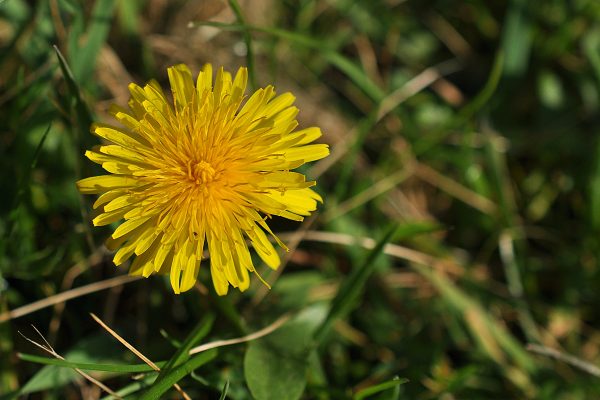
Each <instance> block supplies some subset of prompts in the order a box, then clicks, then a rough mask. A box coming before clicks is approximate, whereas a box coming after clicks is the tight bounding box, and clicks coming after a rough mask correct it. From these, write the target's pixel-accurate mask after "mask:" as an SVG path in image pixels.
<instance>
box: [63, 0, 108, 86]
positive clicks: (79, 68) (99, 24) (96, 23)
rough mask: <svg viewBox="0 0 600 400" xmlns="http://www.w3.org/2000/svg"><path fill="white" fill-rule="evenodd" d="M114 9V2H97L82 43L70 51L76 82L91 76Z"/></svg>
mask: <svg viewBox="0 0 600 400" xmlns="http://www.w3.org/2000/svg"><path fill="white" fill-rule="evenodd" d="M114 8H115V1H114V0H98V1H96V4H94V9H93V11H92V17H91V19H90V24H89V28H88V30H87V32H86V34H85V35H83V36H84V37H85V41H84V42H83V43H80V42H79V41H78V42H77V45H76V46H77V48H76V49H70V50H71V53H70V54H72V55H73V54H75V55H76V56H75V57H72V58H71V64H72V65H73V75H74V76H75V78H76V80H77V81H78V82H81V81H82V79H84V78H86V77H89V76H91V75H93V72H94V70H95V68H96V58H97V57H98V54H100V49H101V48H102V46H103V45H104V42H105V41H106V38H107V37H108V32H109V31H110V27H111V23H112V15H113V11H114Z"/></svg>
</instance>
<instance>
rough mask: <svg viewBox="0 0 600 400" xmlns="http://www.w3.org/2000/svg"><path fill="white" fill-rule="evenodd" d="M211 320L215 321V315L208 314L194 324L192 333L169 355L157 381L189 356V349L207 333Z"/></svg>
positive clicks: (210, 326) (211, 323)
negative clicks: (171, 355)
mask: <svg viewBox="0 0 600 400" xmlns="http://www.w3.org/2000/svg"><path fill="white" fill-rule="evenodd" d="M213 322H215V315H214V314H208V315H206V316H205V317H204V318H203V319H202V321H200V323H199V324H198V325H196V327H195V328H194V330H193V331H192V333H190V334H189V335H188V337H187V338H186V339H185V341H184V342H183V343H182V344H181V346H179V348H178V349H177V351H176V352H175V354H174V355H173V357H171V359H170V360H169V361H168V362H167V364H166V365H165V366H164V368H162V369H161V371H160V374H159V375H158V378H157V381H158V380H161V379H163V378H164V377H165V375H167V374H168V373H169V372H170V371H171V370H172V369H173V368H175V367H177V366H178V365H180V364H182V363H183V362H185V361H187V360H188V359H189V358H190V350H191V349H192V347H194V345H195V344H197V343H198V342H199V341H200V340H202V339H203V338H204V337H205V336H206V335H208V333H209V332H210V329H211V328H212V325H213Z"/></svg>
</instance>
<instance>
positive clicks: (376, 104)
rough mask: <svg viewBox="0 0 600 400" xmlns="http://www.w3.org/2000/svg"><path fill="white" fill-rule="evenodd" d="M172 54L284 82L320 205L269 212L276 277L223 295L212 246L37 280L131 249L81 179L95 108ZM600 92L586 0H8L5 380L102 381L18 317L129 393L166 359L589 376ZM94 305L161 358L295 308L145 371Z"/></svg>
mask: <svg viewBox="0 0 600 400" xmlns="http://www.w3.org/2000/svg"><path fill="white" fill-rule="evenodd" d="M53 46H56V48H55V47H53ZM58 54H62V56H63V57H64V62H62V63H61V62H60V61H59V57H58ZM181 62H183V63H186V64H188V65H189V66H190V68H191V69H192V71H194V72H197V71H198V70H199V68H200V67H201V66H202V65H203V64H204V63H207V62H210V63H212V64H213V65H224V66H225V68H226V69H228V70H230V71H232V70H235V69H236V68H237V67H239V66H243V65H248V66H249V67H250V68H251V75H252V81H253V83H254V85H256V86H255V87H262V86H266V85H268V84H274V85H275V87H276V89H277V91H278V92H279V93H283V92H284V91H292V92H293V93H294V94H295V95H296V97H297V101H296V105H297V106H298V107H299V109H300V113H299V117H298V118H299V122H300V126H301V127H308V126H315V125H316V126H320V127H321V128H322V130H323V132H324V136H323V138H322V140H323V141H324V142H325V143H329V144H330V147H331V152H332V154H331V156H330V157H328V158H327V159H325V160H323V161H321V162H319V163H316V164H313V165H311V166H309V167H308V168H305V169H304V170H303V172H305V173H306V174H307V175H308V176H309V177H311V178H316V179H317V181H318V184H317V190H318V191H319V192H320V193H321V194H322V195H323V197H324V199H325V203H324V205H323V206H322V207H321V208H320V210H319V212H318V213H317V215H316V216H315V218H310V219H308V220H307V221H305V222H304V223H302V224H292V223H290V222H288V221H284V220H274V221H273V223H272V226H273V227H274V228H276V229H275V230H276V231H277V232H281V237H282V239H284V240H285V241H286V242H287V243H288V244H289V245H290V247H291V248H292V251H291V252H290V253H287V254H286V255H285V256H284V267H285V271H284V272H283V273H280V272H281V271H278V272H276V273H271V274H270V273H269V271H268V270H267V268H266V267H265V266H264V265H262V264H259V263H258V261H256V262H257V265H260V266H259V270H260V271H261V273H262V274H263V276H264V277H265V278H266V280H267V281H269V282H270V283H271V284H272V286H273V289H272V290H271V291H269V292H267V291H266V290H265V288H264V287H263V286H262V285H261V284H260V282H258V280H257V279H254V281H253V283H252V285H251V287H250V290H248V291H247V292H245V293H231V294H230V295H228V296H227V297H225V298H218V297H216V296H215V295H214V294H213V293H212V291H211V290H210V286H211V285H210V277H209V276H208V273H207V268H203V270H202V271H201V278H200V282H202V284H200V285H198V286H197V288H196V289H197V290H192V291H190V292H187V293H185V294H183V295H179V296H176V295H173V294H172V290H171V288H170V285H169V283H168V279H165V278H163V277H160V276H153V277H151V278H150V279H147V280H139V281H125V280H123V281H119V282H120V283H119V284H116V283H115V284H110V283H108V284H107V285H106V286H110V288H107V289H106V290H99V291H95V292H94V293H90V294H87V295H79V294H77V293H75V294H74V295H73V299H71V300H70V301H68V302H66V303H65V302H59V303H57V304H53V303H52V304H51V302H52V300H53V299H55V298H54V297H52V296H54V295H56V294H58V293H62V292H67V293H73V292H69V291H70V290H71V289H74V288H78V287H83V286H85V285H89V284H98V283H102V282H112V281H107V280H109V279H112V278H113V277H115V276H117V275H121V274H124V273H125V271H126V269H125V268H119V269H117V268H115V267H114V265H113V264H112V262H111V256H110V254H108V252H107V251H106V250H104V248H103V247H102V242H103V240H104V239H105V238H106V237H107V236H108V235H109V234H110V229H109V228H110V227H105V228H106V229H100V228H98V229H93V230H92V229H91V223H90V216H89V212H90V203H89V201H90V199H87V198H86V199H83V198H81V197H80V196H79V194H78V193H77V191H76V189H75V184H74V182H75V181H76V180H77V179H78V178H80V177H85V176H90V175H92V174H96V173H97V172H98V170H97V169H95V168H96V166H94V165H92V163H91V162H89V161H88V160H86V159H84V157H83V152H84V149H86V148H90V147H91V146H93V145H94V144H97V143H98V142H97V140H98V139H97V138H96V137H93V136H92V135H91V134H90V133H89V125H90V123H91V122H92V121H109V118H110V117H109V116H108V112H107V110H108V108H109V107H110V105H111V104H113V103H116V104H119V105H122V106H124V105H126V103H127V99H128V91H127V84H128V83H130V82H136V83H138V84H143V83H145V82H146V81H148V80H149V79H157V80H158V81H159V82H160V83H161V84H162V85H163V87H165V88H166V87H167V79H166V67H167V66H170V65H173V64H176V63H181ZM67 68H68V69H67ZM599 101H600V2H598V1H597V0H573V1H567V0H562V1H560V0H549V1H544V2H528V1H525V0H512V1H483V0H470V1H448V0H438V1H417V0H405V1H403V0H372V1H351V0H300V1H291V0H287V1H275V0H247V1H242V0H240V1H239V4H238V3H237V2H235V1H229V2H227V1H218V0H210V1H209V0H206V1H200V0H197V1H192V0H190V1H182V0H176V1H170V2H167V1H163V0H135V1H133V0H131V1H130V0H127V1H125V0H122V1H116V0H96V1H93V2H92V1H78V0H47V1H42V0H40V1H33V0H32V1H24V0H5V1H2V2H0V171H1V172H0V188H1V190H2V195H1V196H0V321H2V322H0V398H2V399H8V398H15V397H19V396H21V397H22V398H32V399H38V398H39V399H77V398H86V399H95V398H101V397H102V396H105V395H106V393H103V392H101V390H100V389H99V388H98V386H97V385H94V384H92V383H90V382H88V381H86V380H83V379H82V378H81V376H80V375H78V374H77V373H76V372H74V371H73V370H72V368H67V367H64V366H63V367H61V366H43V365H41V364H40V362H41V360H39V359H38V360H37V361H36V360H34V359H32V358H31V357H29V358H28V359H24V358H27V356H23V355H19V353H27V354H32V355H37V356H46V357H50V358H51V356H49V355H48V354H46V353H44V352H43V351H40V350H39V349H38V348H36V347H35V346H34V345H33V344H32V343H30V342H28V341H27V340H26V339H25V338H24V337H23V336H22V335H24V336H26V337H28V338H31V339H32V340H35V341H36V342H39V343H42V339H41V338H40V337H39V335H38V334H37V333H36V331H35V329H34V328H33V327H32V325H33V326H35V328H36V329H37V330H39V332H40V333H41V334H42V335H43V336H44V337H45V338H46V339H47V340H48V342H49V343H50V344H51V345H52V346H53V347H54V349H55V350H56V352H57V353H58V354H60V355H62V356H64V357H65V358H66V359H67V360H68V361H72V362H83V363H90V364H92V368H90V369H89V370H88V372H89V373H91V374H92V375H93V376H95V377H96V378H98V379H99V380H101V381H102V382H104V384H106V385H107V386H108V387H109V388H111V389H112V390H113V391H115V392H118V393H120V395H121V396H122V397H127V396H129V397H127V398H138V397H139V396H140V395H141V393H143V392H144V391H146V393H148V392H149V393H150V394H147V396H152V393H157V392H152V391H153V390H155V391H156V390H159V389H157V387H159V386H160V385H159V384H158V383H156V382H158V381H159V380H161V379H162V382H165V381H167V382H168V384H167V385H166V386H165V388H164V390H167V389H168V388H169V387H170V385H171V384H172V383H173V382H175V381H179V384H180V385H181V387H182V388H183V389H184V390H185V391H186V392H187V394H188V395H189V396H190V397H191V398H194V399H204V398H206V399H209V398H210V399H214V398H219V396H220V397H221V398H230V399H249V398H258V399H282V400H285V399H298V398H305V399H345V398H350V397H354V398H357V399H363V398H373V399H390V400H391V399H438V398H439V399H509V398H514V399H592V398H598V397H600V370H598V369H597V367H595V366H594V365H595V363H596V360H598V358H599V357H600V354H599V353H600V329H599V328H600V311H599V310H600V290H599V289H600V272H599V265H598V257H599V255H600V157H599V155H600V140H599V139H600V136H599V135H598V134H599V133H600V115H599V113H598V105H599V104H598V103H599ZM293 232H297V234H294V233H293ZM390 232H391V233H390ZM365 238H366V239H365ZM386 243H387V246H384V245H385V244H386ZM374 245H375V247H374ZM373 247H374V248H373ZM382 253H385V255H384V254H382ZM40 300H48V301H49V302H50V303H49V304H50V305H51V306H50V307H46V308H43V309H39V310H36V311H31V312H28V311H27V309H25V311H24V312H23V313H21V314H18V315H16V314H14V312H15V310H22V309H20V307H23V306H27V305H30V304H31V303H34V302H36V301H40ZM11 310H12V312H13V313H12V314H11ZM89 313H94V314H96V315H98V316H99V317H100V318H101V319H102V320H104V321H105V322H106V323H107V324H108V325H110V326H111V327H112V328H113V329H115V330H117V331H118V332H119V334H120V335H122V336H123V337H124V338H126V339H127V340H128V341H129V342H130V343H131V344H133V345H134V346H135V347H136V348H137V349H139V350H140V351H141V352H142V353H144V354H145V355H146V356H147V357H149V358H150V359H152V360H154V361H160V360H169V359H171V360H173V359H174V358H176V357H175V356H176V355H177V354H178V353H177V348H178V347H179V346H180V345H181V343H182V341H184V340H185V339H186V337H187V338H188V339H189V341H190V342H191V341H194V342H198V341H199V339H200V338H201V337H203V338H202V339H201V342H202V343H206V342H211V341H214V340H217V339H230V338H234V337H239V336H243V335H245V334H249V333H252V332H255V331H257V330H260V329H261V328H263V327H265V326H269V325H270V324H272V323H273V322H274V321H276V320H277V319H278V318H279V317H280V316H281V315H287V314H288V313H289V315H291V320H290V321H288V322H287V323H286V324H284V325H283V326H282V327H281V328H280V329H278V330H276V331H275V333H272V334H271V335H268V336H266V337H264V338H261V339H258V340H251V341H249V342H247V343H243V344H237V345H233V346H229V347H223V348H220V349H219V350H218V354H217V355H216V356H215V357H214V358H213V359H211V360H208V358H209V357H208V356H207V359H206V360H199V359H198V358H196V359H194V358H191V359H189V360H187V361H185V360H184V362H187V363H188V364H186V365H188V366H189V365H191V364H189V363H191V362H192V361H193V360H196V361H193V362H195V363H196V364H194V365H195V366H198V365H201V366H200V367H199V368H197V369H196V370H195V371H194V372H193V373H191V374H189V373H184V374H183V375H182V376H179V377H176V378H174V377H172V376H170V375H169V376H167V377H166V378H165V376H162V375H161V377H159V379H157V381H156V382H155V383H154V385H153V384H152V382H153V381H154V379H155V378H156V374H152V373H147V372H146V373H145V374H140V373H139V372H135V373H134V372H124V371H121V370H119V371H117V369H118V368H117V367H114V366H115V365H116V366H119V365H122V364H124V363H127V364H139V363H141V361H140V360H139V359H137V358H136V357H135V356H134V355H133V354H132V353H131V352H130V351H128V350H126V349H125V348H124V347H123V346H122V345H121V344H120V343H118V342H117V341H116V340H115V339H114V338H112V337H111V336H110V335H109V334H108V333H107V332H106V331H105V330H104V329H102V328H101V327H100V326H99V325H98V324H97V323H96V322H94V320H93V319H92V318H91V317H90V315H89ZM205 316H209V317H208V319H207V320H204V322H203V324H201V326H202V327H203V328H204V330H205V331H204V332H200V333H198V332H196V331H194V327H195V326H197V324H198V322H199V321H201V320H202V318H203V317H205ZM210 316H213V317H214V316H216V320H215V321H214V322H212V323H211V317H210ZM19 332H20V333H21V334H22V335H20V334H19ZM192 332H196V333H193V334H191V333H192ZM190 334H191V335H190ZM203 334H204V335H203ZM531 345H534V347H531ZM528 346H529V347H528ZM211 354H212V353H211ZM174 355H175V356H174ZM213 355H214V354H213ZM569 357H571V358H569ZM202 364H204V365H202ZM99 365H112V366H113V370H112V372H98V371H94V369H99V367H98V366H99ZM94 366H95V367H94ZM188 372H189V371H188ZM167 375H168V374H167ZM163 386H164V385H163ZM168 393H169V394H166V395H164V396H166V397H164V398H180V397H178V396H179V395H178V394H177V392H176V391H175V390H171V391H170V392H168ZM148 398H152V397H148Z"/></svg>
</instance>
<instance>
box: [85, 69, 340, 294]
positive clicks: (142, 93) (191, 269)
mask: <svg viewBox="0 0 600 400" xmlns="http://www.w3.org/2000/svg"><path fill="white" fill-rule="evenodd" d="M168 75H169V82H170V85H171V90H172V93H173V102H172V103H171V102H170V101H169V100H168V99H167V97H166V96H165V95H164V93H163V92H162V90H161V88H160V86H159V85H158V83H156V82H154V81H151V82H150V83H148V84H147V85H145V86H144V87H140V86H137V85H135V84H130V85H129V90H130V92H131V99H130V100H129V110H127V109H122V108H119V107H116V106H115V107H113V109H112V114H113V115H114V117H115V119H116V120H117V121H119V123H120V124H121V125H123V127H115V126H111V125H106V124H94V125H93V126H92V128H91V131H92V132H93V133H95V134H96V135H97V136H99V137H101V138H102V139H105V140H106V141H107V142H109V144H103V145H101V146H97V147H95V148H94V149H92V150H89V151H86V153H85V154H86V156H87V157H88V158H89V159H90V160H92V161H93V162H95V163H98V164H100V165H102V167H103V168H104V169H105V170H106V171H107V172H108V173H109V174H107V175H101V176H94V177H90V178H85V179H82V180H80V181H78V182H77V187H78V189H79V191H80V192H81V193H83V194H99V195H100V196H99V197H98V199H97V200H96V202H95V203H94V205H93V207H94V208H95V209H97V216H96V217H95V218H94V219H93V224H94V225H95V226H100V225H108V224H111V223H114V222H117V221H121V220H124V221H123V222H122V223H121V224H120V225H119V226H118V227H117V228H116V229H115V231H114V232H113V233H112V235H111V237H110V238H109V239H108V240H107V242H106V244H107V247H108V248H109V249H111V250H117V249H118V250H117V251H116V254H115V256H114V263H115V264H116V265H120V264H122V263H123V262H125V261H126V260H128V259H129V258H130V257H132V256H133V255H135V259H134V260H133V262H132V263H131V267H130V274H133V275H142V276H144V277H148V276H150V275H151V274H152V273H155V272H156V273H169V274H170V280H171V285H172V286H173V290H174V291H175V293H180V292H184V291H186V290H189V289H190V288H191V287H192V286H193V285H194V283H195V282H196V278H197V275H198V271H199V268H200V264H201V260H202V256H203V252H204V250H205V248H206V249H208V253H209V254H210V273H211V277H212V281H213V284H214V287H215V289H216V292H217V293H218V294H219V295H224V294H226V293H227V290H228V288H229V285H232V286H233V287H237V288H238V289H239V290H242V291H243V290H245V289H247V288H248V286H249V283H250V278H249V273H250V272H255V273H256V270H255V267H254V265H253V262H252V258H251V255H250V251H249V248H248V244H247V241H249V242H250V243H251V244H252V247H253V248H254V249H255V251H256V253H257V254H258V255H259V256H260V258H261V259H262V260H263V261H264V262H265V263H266V264H267V265H268V266H269V267H270V268H273V269H275V268H277V267H278V266H279V263H280V260H279V256H278V254H277V252H276V250H275V249H274V247H273V245H272V244H271V242H270V241H269V239H268V237H267V234H269V235H271V236H272V237H273V238H274V239H275V241H276V242H277V243H278V244H279V245H280V246H281V247H283V248H284V249H286V250H287V248H286V247H285V245H284V244H283V243H282V242H281V241H280V240H279V239H278V238H277V237H276V236H275V235H274V234H273V232H272V231H271V229H270V228H269V226H268V225H267V223H266V222H265V220H266V219H267V218H268V217H270V216H273V215H278V216H280V217H283V218H287V219H291V220H295V221H302V219H303V217H305V216H308V215H310V213H311V211H314V210H315V209H316V207H317V202H321V201H322V199H321V197H320V196H319V195H318V194H317V193H315V192H314V191H313V190H311V189H310V187H311V186H313V185H314V184H315V182H313V181H307V180H306V178H305V176H304V175H303V174H300V173H298V172H292V171H290V170H292V169H295V168H297V167H299V166H301V165H302V164H304V163H306V162H310V161H314V160H318V159H321V158H323V157H325V156H327V155H328V154H329V149H328V147H327V145H325V144H309V143H311V142H313V141H314V140H315V139H317V138H318V137H319V136H321V131H320V130H319V128H315V127H312V128H307V129H302V130H297V131H295V129H296V127H297V126H298V123H297V121H296V114H297V113H298V109H297V108H296V107H294V106H293V105H292V104H293V102H294V96H293V95H292V94H290V93H284V94H282V95H279V96H276V95H275V91H274V89H273V87H272V86H267V87H266V88H263V89H259V90H257V91H256V92H255V93H254V94H252V95H251V96H250V97H249V98H248V99H247V100H246V99H245V96H244V92H245V89H246V82H247V77H248V74H247V70H246V69H245V68H240V69H239V70H238V72H237V74H236V75H235V77H234V78H232V76H231V74H229V73H228V72H225V71H223V69H222V68H221V69H219V71H218V72H217V74H216V78H215V82H214V86H213V71H212V67H211V65H209V64H207V65H206V66H205V67H204V68H203V69H202V71H201V72H200V73H199V75H198V78H197V81H196V85H194V81H193V80H192V74H191V72H190V70H189V69H188V67H187V66H185V65H176V66H173V67H171V68H169V69H168Z"/></svg>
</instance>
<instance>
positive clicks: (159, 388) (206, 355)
mask: <svg viewBox="0 0 600 400" xmlns="http://www.w3.org/2000/svg"><path fill="white" fill-rule="evenodd" d="M217 353H218V352H217V349H211V350H207V351H205V352H202V353H200V354H198V355H195V356H193V357H192V358H190V359H189V360H188V361H186V362H185V363H184V364H181V365H179V366H177V367H175V368H173V369H171V370H169V371H168V372H167V373H166V374H164V375H163V376H162V377H160V376H159V377H158V378H156V381H155V382H154V383H153V384H152V386H151V387H150V389H148V390H147V391H146V392H145V393H144V394H143V395H142V396H141V397H140V398H139V399H140V400H154V399H159V398H160V396H161V395H162V394H163V393H165V392H167V391H168V390H169V389H170V388H171V386H173V385H174V384H175V383H177V382H179V381H180V380H181V379H182V378H183V377H184V376H186V375H188V374H189V373H190V372H192V371H193V370H195V369H196V368H199V367H201V366H202V365H204V364H206V363H208V362H210V361H212V360H213V359H214V358H215V357H216V356H217Z"/></svg>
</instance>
